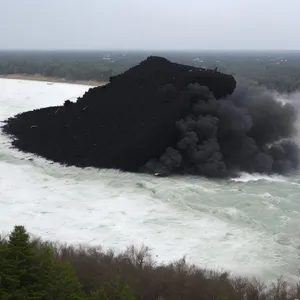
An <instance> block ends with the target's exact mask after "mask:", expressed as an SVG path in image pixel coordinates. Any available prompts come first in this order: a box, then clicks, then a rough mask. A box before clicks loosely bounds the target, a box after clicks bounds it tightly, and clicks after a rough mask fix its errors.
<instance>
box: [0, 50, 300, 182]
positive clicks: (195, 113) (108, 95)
mask: <svg viewBox="0 0 300 300" xmlns="http://www.w3.org/2000/svg"><path fill="white" fill-rule="evenodd" d="M296 119H297V114H296V112H295V110H294V108H293V107H292V106H291V105H290V104H282V103H280V102H278V101H276V100H275V99H274V98H273V96H272V95H271V94H270V93H268V92H267V91H266V90H264V89H262V88H260V87H258V86H256V85H255V84H250V83H249V82H246V83H245V82H239V83H237V82H236V80H235V79H234V78H233V77H232V76H231V75H226V74H222V73H219V72H216V71H215V70H214V71H212V70H203V69H200V68H195V67H191V66H185V65H180V64H176V63H172V62H170V61H168V60H167V59H165V58H161V57H153V56H150V57H148V58H147V59H146V60H145V61H143V62H141V63H140V64H139V65H137V66H135V67H133V68H131V69H129V70H128V71H126V72H124V73H123V74H120V75H118V76H115V77H112V78H111V79H110V83H108V84H107V85H106V86H102V87H96V88H91V89H89V91H87V92H86V93H85V94H84V95H83V96H82V97H80V98H78V99H77V102H76V103H73V102H71V101H69V100H67V101H65V103H64V105H62V106H57V107H47V108H42V109H37V110H33V111H29V112H24V113H21V114H19V115H16V116H14V117H12V118H9V119H8V120H6V123H5V125H4V127H3V130H4V132H5V133H7V134H10V135H12V137H13V145H14V146H15V147H16V148H18V149H20V150H22V151H25V152H31V153H35V154H38V155H40V156H43V157H45V158H47V159H50V160H53V161H55V162H59V163H62V164H66V165H76V166H79V167H88V166H92V167H97V168H115V169H122V170H126V171H131V172H138V171H140V172H149V173H156V172H158V173H159V174H171V173H179V174H195V175H201V176H208V177H227V176H232V175H234V174H236V173H237V172H239V171H247V172H262V173H268V174H270V173H287V172H289V171H292V170H294V169H297V167H298V164H299V150H298V146H297V145H296V144H295V143H294V142H292V141H291V140H289V138H290V137H292V136H293V134H294V124H295V122H296Z"/></svg>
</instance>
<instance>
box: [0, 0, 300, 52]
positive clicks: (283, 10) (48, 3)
mask: <svg viewBox="0 0 300 300" xmlns="http://www.w3.org/2000/svg"><path fill="white" fill-rule="evenodd" d="M299 15H300V0H206V1H204V0H149V1H148V0H106V1H104V0H0V49H74V50H80V49H91V50H96V49H97V50H98V49H105V50H107V49H146V50H155V49H159V50H162V49H174V50H180V49H189V50H199V49H219V50H223V49H237V50H238V49H261V50H263V49H266V50H267V49H300V17H299Z"/></svg>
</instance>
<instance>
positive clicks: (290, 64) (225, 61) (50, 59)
mask: <svg viewBox="0 0 300 300" xmlns="http://www.w3.org/2000/svg"><path fill="white" fill-rule="evenodd" d="M149 55H158V56H164V57H166V58H168V59H170V60H171V61H174V62H179V63H183V64H187V65H193V66H196V67H202V68H211V69H215V68H217V69H218V70H219V71H221V72H225V73H229V74H233V75H234V76H235V77H236V78H239V77H243V78H246V79H250V80H254V81H257V82H258V83H259V84H261V85H263V86H266V87H267V88H268V89H270V90H276V91H278V92H281V93H291V92H294V91H297V90H299V89H300V71H299V70H300V53H299V52H297V51H280V52H279V51H277V52H275V51H273V52H270V51H269V52H265V51H252V52H245V51H244V52H237V51H232V52H229V51H210V52H208V51H199V52H171V51H169V52H155V51H152V52H150V51H149V52H134V51H132V52H127V53H125V52H118V51H106V52H105V51H85V52H74V51H64V52H59V51H44V52H36V51H23V52H22V51H0V76H1V75H2V76H3V75H8V74H25V75H40V76H47V77H56V78H64V79H66V80H74V81H75V80H94V81H99V82H106V81H108V80H109V77H110V76H113V75H116V74H120V73H122V72H124V71H125V70H127V69H129V68H130V67H132V66H133V65H136V64H138V63H139V62H140V61H142V60H144V59H145V58H146V57H147V56H149Z"/></svg>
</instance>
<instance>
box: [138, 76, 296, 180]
mask: <svg viewBox="0 0 300 300" xmlns="http://www.w3.org/2000/svg"><path fill="white" fill-rule="evenodd" d="M166 89H168V90H169V91H170V92H171V91H172V87H170V86H168V87H166ZM188 89H189V92H190V93H191V99H192V104H191V110H190V114H189V115H187V116H186V117H185V118H183V119H181V120H179V121H178V122H177V123H176V124H175V126H176V129H177V132H178V139H177V142H176V144H175V145H173V147H169V148H168V149H166V151H165V153H163V154H162V155H161V157H159V158H157V159H152V160H151V161H149V162H147V163H146V164H145V165H144V166H143V168H142V171H146V172H151V173H152V172H162V173H167V174H170V173H173V172H177V173H192V174H195V175H203V176H208V177H226V176H233V175H235V174H237V172H239V171H246V172H260V173H267V174H271V173H280V174H285V173H288V172H290V171H293V170H295V169H297V168H298V165H299V147H298V145H297V143H296V142H295V141H293V139H292V138H293V136H295V134H296V129H297V126H296V122H297V108H296V107H295V105H293V104H294V103H295V102H296V98H297V96H300V95H299V94H298V95H297V94H295V95H294V97H293V100H292V101H290V102H289V101H278V100H277V99H276V97H275V96H274V93H271V92H269V91H267V90H266V89H264V88H262V87H260V86H258V85H257V84H256V83H254V82H251V81H245V80H240V81H238V84H237V87H236V89H235V91H234V92H233V94H232V95H230V96H228V97H226V98H224V99H220V100H216V99H215V98H214V97H213V95H212V93H211V92H210V91H209V90H208V88H206V87H203V86H200V85H199V84H190V85H189V86H188ZM298 99H299V98H298ZM299 107H300V106H299Z"/></svg>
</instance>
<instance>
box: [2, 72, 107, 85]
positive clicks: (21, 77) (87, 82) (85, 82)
mask: <svg viewBox="0 0 300 300" xmlns="http://www.w3.org/2000/svg"><path fill="white" fill-rule="evenodd" d="M0 78H7V79H19V80H31V81H47V82H59V83H72V84H82V85H90V86H100V85H105V84H107V82H101V81H94V80H67V79H65V78H57V77H46V76H41V75H26V74H7V75H0Z"/></svg>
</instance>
